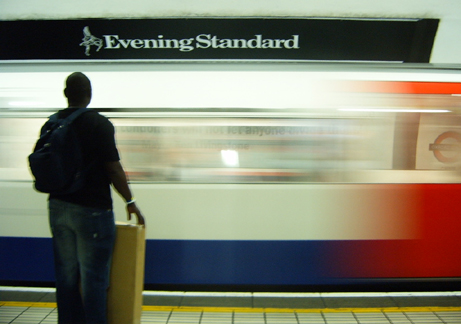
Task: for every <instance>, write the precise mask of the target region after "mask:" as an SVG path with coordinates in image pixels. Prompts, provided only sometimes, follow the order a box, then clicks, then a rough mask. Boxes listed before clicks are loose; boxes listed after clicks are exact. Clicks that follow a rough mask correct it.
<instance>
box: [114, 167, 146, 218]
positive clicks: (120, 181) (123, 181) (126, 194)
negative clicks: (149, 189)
mask: <svg viewBox="0 0 461 324" xmlns="http://www.w3.org/2000/svg"><path fill="white" fill-rule="evenodd" d="M105 166H106V170H107V173H108V174H109V177H110V179H111V181H112V184H113V185H114V188H115V190H117V192H118V193H119V194H120V195H121V196H122V197H123V199H125V201H126V202H128V201H131V199H132V198H133V196H132V195H131V190H130V187H129V185H128V180H127V178H126V174H125V171H124V170H123V167H122V165H121V164H120V161H115V162H106V163H105ZM126 210H127V214H128V219H129V220H131V214H135V215H136V218H137V221H138V224H139V225H144V224H145V221H144V217H143V216H142V214H141V211H140V210H139V208H138V207H137V206H136V203H135V202H133V203H130V204H127V205H126Z"/></svg>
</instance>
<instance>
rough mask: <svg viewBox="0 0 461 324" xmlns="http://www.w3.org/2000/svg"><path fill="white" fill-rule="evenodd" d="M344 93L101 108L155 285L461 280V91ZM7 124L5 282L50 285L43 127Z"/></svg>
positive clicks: (402, 88)
mask: <svg viewBox="0 0 461 324" xmlns="http://www.w3.org/2000/svg"><path fill="white" fill-rule="evenodd" d="M332 88H333V89H336V90H335V91H333V92H332V93H331V95H334V96H337V98H336V99H335V101H336V102H341V105H340V106H332V107H329V108H328V109H326V108H325V107H322V109H315V107H314V108H310V109H270V110H269V109H233V110H232V109H228V110H226V111H220V110H219V109H196V110H194V109H184V110H175V111H168V110H158V109H150V110H145V109H144V110H139V109H138V110H136V109H131V110H130V109H110V110H104V109H101V112H102V113H103V114H106V115H108V116H109V117H111V118H112V122H113V123H114V125H115V128H116V136H117V143H118V147H119V150H120V153H121V156H122V161H123V163H124V166H125V168H126V170H127V172H128V174H129V177H130V179H131V180H132V185H133V188H134V191H135V192H136V196H137V198H138V200H139V202H140V205H141V207H142V208H143V209H144V210H146V215H147V224H148V226H147V239H148V241H147V251H146V279H145V281H146V284H147V285H148V287H151V288H165V287H166V288H171V287H176V288H177V287H185V286H188V287H190V286H194V285H196V286H200V287H208V288H210V287H213V289H220V288H219V287H229V286H232V287H233V289H239V287H243V286H252V287H254V286H259V287H269V288H268V289H270V287H274V286H283V287H292V288H291V289H293V287H304V289H308V288H306V287H315V286H316V285H319V284H322V285H325V284H326V285H341V284H344V283H348V284H350V283H355V282H356V281H354V280H358V279H360V280H364V279H367V280H370V282H380V280H381V281H382V280H385V279H389V278H393V279H407V280H410V281H411V280H415V279H422V278H426V279H427V278H452V280H455V279H453V278H457V277H461V258H459V251H460V250H461V241H460V240H459V239H458V236H459V233H460V232H461V221H460V219H459V217H458V215H459V214H460V213H461V206H460V204H459V203H457V202H458V197H459V195H460V194H461V187H460V186H461V185H459V184H458V183H459V182H460V180H461V174H460V173H459V167H460V163H461V153H460V152H461V150H460V149H461V147H460V145H461V143H460V142H461V135H460V134H461V114H460V111H459V108H460V101H461V99H459V97H458V96H457V95H459V94H461V83H446V82H445V83H444V82H437V83H433V82H432V83H431V82H418V83H414V82H403V81H398V82H371V81H370V82H367V81H360V82H346V83H344V82H343V83H342V85H341V86H340V87H337V85H335V86H334V87H332ZM337 89H340V90H341V91H337ZM127 112H128V115H127ZM8 113H11V111H6V110H4V111H3V115H2V116H3V117H4V118H2V119H0V124H1V127H0V151H1V152H2V154H1V158H0V180H1V182H0V184H1V193H2V197H3V199H5V200H4V202H2V205H3V207H0V208H1V213H0V215H1V217H2V220H1V221H2V230H1V235H2V237H1V238H0V243H1V248H0V254H1V255H2V257H1V259H2V263H3V264H10V265H11V266H9V267H7V268H5V267H2V268H3V269H2V270H0V281H2V282H31V281H32V282H49V281H52V278H53V274H52V270H51V269H52V265H50V263H51V256H50V253H48V252H44V251H43V250H46V248H47V247H49V233H48V232H47V229H46V226H45V225H43V224H42V223H45V222H46V220H45V216H46V205H45V204H44V203H38V204H35V202H37V201H39V200H40V199H42V200H43V201H44V200H45V199H46V198H45V196H44V195H42V196H40V195H39V194H38V193H35V192H33V191H32V189H31V187H32V185H31V179H30V175H29V173H28V171H27V165H26V164H25V156H27V154H28V152H29V151H30V148H31V147H32V145H33V142H34V140H35V136H36V132H37V130H38V129H39V126H40V124H41V123H43V120H44V119H43V118H29V117H28V115H27V113H28V112H27V111H23V112H21V113H18V112H14V114H12V115H11V116H9V117H8ZM24 198H27V199H30V201H32V203H29V204H26V205H25V203H24V200H23V199H24ZM26 201H27V200H26ZM115 201H116V212H117V214H118V215H119V216H118V217H119V218H121V219H123V217H124V211H123V206H122V205H120V203H119V202H117V198H116V199H115ZM40 224H42V225H40ZM13 245H14V246H16V247H20V248H15V249H13V250H11V249H10V248H8V247H9V246H13ZM38 249H43V250H40V251H38ZM8 251H10V252H8ZM26 251H27V252H26ZM31 253H32V254H33V253H40V254H41V255H45V257H43V258H41V260H40V267H41V268H42V269H45V270H43V271H36V265H32V264H31V262H32V261H30V262H29V259H30V260H32V259H33V258H31ZM21 267H22V269H21V270H20V271H19V268H21ZM28 267H30V268H28ZM361 282H363V281H361ZM289 289H290V288H289ZM300 289H301V288H300ZM314 289H315V288H314Z"/></svg>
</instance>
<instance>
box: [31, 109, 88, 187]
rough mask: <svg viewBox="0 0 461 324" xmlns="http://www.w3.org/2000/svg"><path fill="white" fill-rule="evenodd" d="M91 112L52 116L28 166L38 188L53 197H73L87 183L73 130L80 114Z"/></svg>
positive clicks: (84, 110) (79, 110) (77, 141)
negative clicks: (54, 195)
mask: <svg viewBox="0 0 461 324" xmlns="http://www.w3.org/2000/svg"><path fill="white" fill-rule="evenodd" d="M87 111H90V109H87V108H79V109H77V110H76V111H74V112H73V113H72V114H70V116H68V117H67V118H62V119H60V118H58V113H55V114H53V115H51V116H50V117H49V119H48V121H47V122H46V124H45V126H44V127H43V128H42V133H41V134H40V138H39V139H38V141H37V143H36V145H35V148H34V151H33V153H32V154H30V155H29V166H30V170H31V171H32V174H33V175H34V178H35V183H34V185H35V189H37V190H38V191H40V192H45V193H51V194H70V193H73V192H76V191H78V190H79V189H81V188H82V187H83V185H84V183H85V173H86V170H85V167H84V165H83V158H82V150H81V147H80V142H79V140H78V136H77V134H76V133H75V131H74V130H73V128H72V127H71V125H72V122H73V121H74V120H75V119H76V118H77V117H79V116H80V115H81V114H83V113H85V112H87Z"/></svg>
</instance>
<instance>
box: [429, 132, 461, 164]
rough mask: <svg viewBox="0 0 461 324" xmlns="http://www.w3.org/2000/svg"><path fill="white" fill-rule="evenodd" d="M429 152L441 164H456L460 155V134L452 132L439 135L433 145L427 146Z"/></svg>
mask: <svg viewBox="0 0 461 324" xmlns="http://www.w3.org/2000/svg"><path fill="white" fill-rule="evenodd" d="M429 150H430V151H432V152H433V153H434V156H435V158H436V159H437V160H438V161H440V162H442V163H455V162H458V161H459V160H460V155H461V134H460V133H457V132H453V131H449V132H445V133H443V134H440V135H439V136H438V137H437V138H436V140H435V142H434V144H429Z"/></svg>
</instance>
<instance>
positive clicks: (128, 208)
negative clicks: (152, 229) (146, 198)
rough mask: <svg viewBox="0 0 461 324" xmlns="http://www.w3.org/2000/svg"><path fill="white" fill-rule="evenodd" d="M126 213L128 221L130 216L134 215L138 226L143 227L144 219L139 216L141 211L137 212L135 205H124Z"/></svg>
mask: <svg viewBox="0 0 461 324" xmlns="http://www.w3.org/2000/svg"><path fill="white" fill-rule="evenodd" d="M126 211H127V213H128V215H127V216H128V220H131V214H135V215H136V219H137V223H138V225H142V226H145V225H146V222H145V221H144V217H143V216H142V214H141V211H140V210H139V208H138V206H136V204H135V203H132V204H129V205H126Z"/></svg>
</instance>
